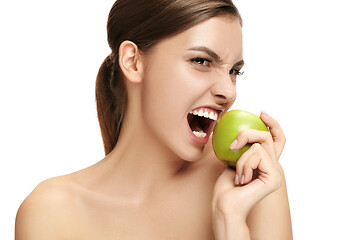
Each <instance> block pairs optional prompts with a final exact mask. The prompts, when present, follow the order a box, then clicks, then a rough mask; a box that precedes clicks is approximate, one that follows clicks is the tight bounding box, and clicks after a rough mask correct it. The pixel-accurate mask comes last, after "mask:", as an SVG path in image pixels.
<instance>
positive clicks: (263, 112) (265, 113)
mask: <svg viewBox="0 0 360 240" xmlns="http://www.w3.org/2000/svg"><path fill="white" fill-rule="evenodd" d="M261 113H262V114H264V115H266V116H269V114H267V112H265V111H264V110H262V111H261Z"/></svg>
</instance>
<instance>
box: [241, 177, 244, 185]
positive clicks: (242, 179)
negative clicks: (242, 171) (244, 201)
mask: <svg viewBox="0 0 360 240" xmlns="http://www.w3.org/2000/svg"><path fill="white" fill-rule="evenodd" d="M244 181H245V176H244V175H241V185H242V184H244Z"/></svg>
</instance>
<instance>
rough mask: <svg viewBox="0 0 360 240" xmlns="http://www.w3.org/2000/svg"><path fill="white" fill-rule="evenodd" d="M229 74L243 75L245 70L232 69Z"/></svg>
mask: <svg viewBox="0 0 360 240" xmlns="http://www.w3.org/2000/svg"><path fill="white" fill-rule="evenodd" d="M229 74H231V75H236V76H242V75H243V74H244V71H240V70H239V69H234V68H233V69H231V70H230V71H229Z"/></svg>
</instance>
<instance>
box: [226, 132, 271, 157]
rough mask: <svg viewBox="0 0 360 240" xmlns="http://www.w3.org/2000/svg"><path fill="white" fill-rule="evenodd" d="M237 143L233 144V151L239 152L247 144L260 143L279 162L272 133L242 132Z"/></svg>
mask: <svg viewBox="0 0 360 240" xmlns="http://www.w3.org/2000/svg"><path fill="white" fill-rule="evenodd" d="M234 142H235V143H233V144H231V146H230V147H231V149H233V150H239V149H241V148H243V147H244V146H245V145H246V144H247V143H260V144H261V145H262V146H263V147H264V148H265V149H266V150H267V151H268V152H269V154H270V156H271V157H272V158H273V159H274V160H277V155H276V149H275V146H274V142H273V137H272V135H271V133H269V132H267V131H259V130H255V129H245V130H242V131H241V132H240V133H239V135H238V136H237V138H236V140H235V141H234Z"/></svg>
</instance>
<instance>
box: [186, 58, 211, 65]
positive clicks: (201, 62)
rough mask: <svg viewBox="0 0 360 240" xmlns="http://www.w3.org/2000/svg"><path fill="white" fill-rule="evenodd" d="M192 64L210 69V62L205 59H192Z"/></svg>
mask: <svg viewBox="0 0 360 240" xmlns="http://www.w3.org/2000/svg"><path fill="white" fill-rule="evenodd" d="M190 61H191V62H192V63H196V64H199V65H202V66H204V67H210V63H211V60H209V59H205V58H192V59H191V60H190Z"/></svg>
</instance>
